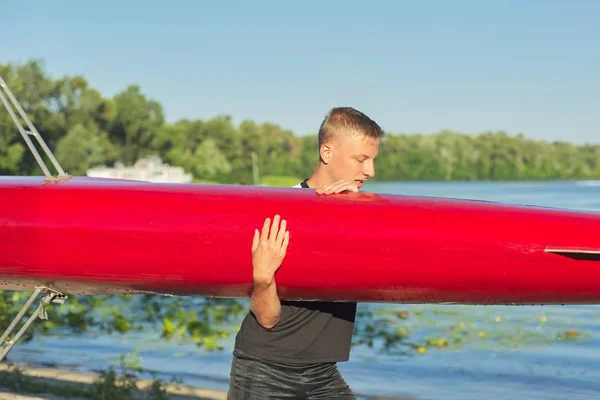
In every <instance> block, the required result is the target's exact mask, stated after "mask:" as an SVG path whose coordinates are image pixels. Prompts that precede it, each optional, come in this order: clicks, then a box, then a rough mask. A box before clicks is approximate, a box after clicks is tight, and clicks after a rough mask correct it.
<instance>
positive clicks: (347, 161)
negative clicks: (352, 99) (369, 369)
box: [228, 107, 384, 400]
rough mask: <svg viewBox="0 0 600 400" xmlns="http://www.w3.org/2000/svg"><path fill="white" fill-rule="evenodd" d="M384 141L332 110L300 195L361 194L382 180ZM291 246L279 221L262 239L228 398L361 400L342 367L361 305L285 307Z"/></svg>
mask: <svg viewBox="0 0 600 400" xmlns="http://www.w3.org/2000/svg"><path fill="white" fill-rule="evenodd" d="M383 135H384V132H383V130H382V129H381V128H380V127H379V125H377V123H375V122H374V121H372V120H371V119H370V118H369V117H367V116H366V115H364V114H363V113H361V112H359V111H357V110H355V109H353V108H350V107H341V108H334V109H332V110H331V111H330V112H329V113H328V114H327V116H326V117H325V119H324V120H323V122H322V124H321V127H320V129H319V136H318V144H319V162H318V165H317V168H316V169H315V171H314V173H313V174H312V176H311V177H310V178H308V179H306V180H304V181H303V182H301V183H299V184H298V185H296V186H295V187H300V188H305V189H313V190H315V191H316V192H317V193H318V194H321V195H329V194H333V193H341V192H344V191H354V192H356V191H359V189H360V187H361V186H362V184H363V183H364V182H365V181H366V180H367V179H369V178H372V177H373V176H375V167H374V159H375V157H377V154H378V151H379V142H380V140H381V138H382V137H383ZM289 240H290V236H289V232H288V231H287V222H286V221H285V220H282V219H281V218H280V217H279V216H278V215H275V216H274V218H273V220H272V221H271V219H270V218H267V219H266V220H265V221H264V224H263V227H262V230H261V232H259V231H258V229H257V230H256V231H255V232H254V238H253V242H252V266H253V279H254V290H253V293H252V296H251V298H250V312H249V313H248V315H247V316H246V318H245V319H244V321H243V322H242V326H241V329H240V331H239V332H238V335H237V337H236V344H235V350H234V352H233V355H234V357H233V362H232V367H231V376H230V387H229V393H228V398H229V399H232V400H236V399H270V398H276V399H284V398H290V399H291V398H294V399H303V398H304V399H354V398H355V397H354V395H353V394H352V391H351V390H350V388H349V387H348V385H347V384H346V382H345V381H344V379H343V378H342V376H341V375H340V373H339V371H338V369H337V364H336V363H337V362H341V361H347V360H348V359H349V355H350V346H351V341H352V333H353V331H354V321H355V317H356V303H353V302H317V301H306V302H304V301H285V300H280V299H279V297H278V295H277V286H276V283H275V272H276V271H277V269H278V268H279V267H280V265H281V263H282V262H283V259H284V258H285V254H286V250H287V246H288V243H289Z"/></svg>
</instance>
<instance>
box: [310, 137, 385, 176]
mask: <svg viewBox="0 0 600 400" xmlns="http://www.w3.org/2000/svg"><path fill="white" fill-rule="evenodd" d="M324 146H325V147H326V148H324V149H322V155H323V156H325V157H324V159H325V161H326V163H327V169H328V171H329V175H330V177H331V180H332V181H333V182H335V181H339V180H350V181H355V182H356V183H357V184H358V187H361V186H362V184H363V182H364V181H366V180H367V179H369V178H372V177H374V176H375V163H374V161H375V157H377V154H378V152H379V139H373V138H369V137H366V136H363V135H360V136H358V135H337V136H336V137H334V138H333V140H332V141H331V142H330V143H328V144H326V145H324Z"/></svg>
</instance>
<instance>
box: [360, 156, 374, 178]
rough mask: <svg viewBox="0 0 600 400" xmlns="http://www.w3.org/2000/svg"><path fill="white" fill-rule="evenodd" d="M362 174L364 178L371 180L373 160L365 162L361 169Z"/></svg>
mask: <svg viewBox="0 0 600 400" xmlns="http://www.w3.org/2000/svg"><path fill="white" fill-rule="evenodd" d="M363 174H365V176H367V177H369V178H372V177H374V176H375V164H374V163H373V160H368V161H366V162H365V167H364V168H363Z"/></svg>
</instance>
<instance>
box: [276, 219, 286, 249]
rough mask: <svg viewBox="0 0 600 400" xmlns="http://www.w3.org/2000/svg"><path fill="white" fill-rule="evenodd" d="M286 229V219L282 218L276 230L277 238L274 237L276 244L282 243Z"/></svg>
mask: <svg viewBox="0 0 600 400" xmlns="http://www.w3.org/2000/svg"><path fill="white" fill-rule="evenodd" d="M286 229H287V221H286V220H285V219H282V220H281V225H280V226H279V230H278V231H277V239H275V241H276V242H277V244H278V245H281V244H282V243H283V237H284V236H285V231H286Z"/></svg>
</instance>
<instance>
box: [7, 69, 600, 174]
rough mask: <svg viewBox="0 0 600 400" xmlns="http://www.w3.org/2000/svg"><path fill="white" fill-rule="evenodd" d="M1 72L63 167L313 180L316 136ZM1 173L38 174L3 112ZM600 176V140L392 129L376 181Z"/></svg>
mask: <svg viewBox="0 0 600 400" xmlns="http://www.w3.org/2000/svg"><path fill="white" fill-rule="evenodd" d="M0 76H2V77H3V78H4V80H5V81H6V82H7V84H8V86H9V87H10V88H11V90H12V92H13V93H14V94H15V96H16V97H17V99H18V100H19V102H20V103H21V105H22V106H23V108H24V110H25V111H26V112H27V114H28V115H29V117H30V118H31V120H32V122H33V123H34V124H35V126H36V128H37V129H38V131H39V132H40V133H41V135H42V136H43V138H44V139H45V140H46V142H47V143H48V145H49V147H50V149H51V150H52V151H53V152H54V154H55V155H56V157H57V159H58V160H59V161H60V162H61V164H62V165H63V167H64V169H65V170H66V171H67V172H68V173H70V174H71V175H85V173H86V170H87V169H88V168H91V167H94V166H100V165H107V166H112V165H113V164H114V163H115V162H116V161H120V162H122V163H124V164H125V165H131V164H133V163H134V162H135V161H136V160H138V159H139V158H141V157H143V156H146V155H151V154H152V155H158V156H160V157H161V158H162V159H163V160H164V161H165V162H167V163H169V164H171V165H173V166H181V167H183V168H184V169H185V170H186V171H187V172H188V173H191V174H192V175H193V176H194V178H195V180H196V181H197V182H202V181H213V182H220V183H237V184H251V183H253V172H252V167H253V164H252V162H253V161H252V157H251V155H252V154H253V153H254V154H255V155H256V156H257V157H256V159H257V164H258V165H257V166H258V169H259V171H261V174H262V175H272V176H289V177H296V178H303V177H307V176H308V175H309V174H310V173H311V171H312V170H313V168H314V166H315V163H316V162H317V136H316V130H317V129H318V125H317V126H316V127H315V133H314V134H312V135H302V136H300V135H295V134H294V133H293V132H292V131H291V130H289V129H285V128H283V127H281V126H279V125H276V124H272V123H262V124H259V123H256V122H254V121H251V120H244V121H242V122H241V123H240V124H238V125H237V126H236V125H235V124H234V123H233V121H232V117H231V116H229V115H222V116H218V117H215V118H212V119H209V120H202V119H193V120H190V119H182V120H179V121H176V122H173V123H168V122H166V120H165V115H164V111H163V107H162V105H161V104H160V103H159V102H158V101H156V100H153V99H150V98H148V97H147V96H146V95H145V94H144V92H143V91H142V89H141V88H140V87H139V86H136V85H131V86H129V87H127V88H125V89H124V90H123V91H121V92H120V93H118V94H116V95H115V96H114V97H112V98H107V97H104V96H103V95H102V94H101V93H100V92H99V91H98V90H97V89H94V88H92V87H90V85H89V84H88V82H87V80H86V79H85V78H84V77H83V76H66V77H62V78H59V79H53V78H52V77H50V76H49V75H48V74H47V73H46V72H45V71H44V68H43V63H42V62H41V61H38V60H32V61H28V62H26V63H24V64H0ZM0 174H2V175H31V174H41V171H40V170H39V167H38V166H37V164H36V162H35V160H34V158H33V157H32V156H31V154H29V151H28V150H27V148H26V145H25V143H24V142H23V140H22V138H21V137H20V135H19V134H18V132H17V130H16V127H15V125H14V123H13V121H12V120H11V119H10V116H9V115H8V113H6V112H2V113H0ZM585 178H600V145H580V146H577V145H574V144H570V143H566V142H547V141H539V140H532V139H528V138H526V137H524V136H523V135H522V134H519V135H509V134H507V133H506V132H502V131H498V132H492V131H490V132H482V133H481V134H478V135H466V134H461V133H458V132H452V131H440V132H438V133H435V134H406V133H394V132H390V133H388V135H387V138H386V140H385V141H384V142H383V143H382V145H381V147H380V155H379V158H378V161H377V179H379V180H518V179H585Z"/></svg>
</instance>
